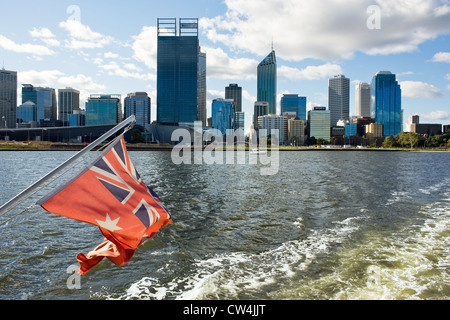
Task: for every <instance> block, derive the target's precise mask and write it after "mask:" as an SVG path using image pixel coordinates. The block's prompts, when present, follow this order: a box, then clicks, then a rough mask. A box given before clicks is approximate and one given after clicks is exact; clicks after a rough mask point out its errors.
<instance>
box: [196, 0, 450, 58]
mask: <svg viewBox="0 0 450 320" xmlns="http://www.w3.org/2000/svg"><path fill="white" fill-rule="evenodd" d="M376 4H377V5H378V7H379V8H380V19H381V29H375V30H371V29H369V28H368V27H367V20H368V19H369V18H370V15H369V14H368V13H367V8H368V7H369V6H371V5H374V1H373V0H347V1H344V0H335V1H308V0H284V1H279V0H267V1H260V0H225V5H226V6H227V8H228V9H227V12H226V13H225V14H224V15H221V16H216V17H213V18H203V19H201V20H200V26H201V30H202V32H203V33H204V34H205V35H206V36H207V37H208V39H209V40H211V41H212V42H215V43H217V42H221V43H224V44H226V45H228V46H230V47H231V48H233V49H235V50H243V51H247V52H250V53H253V54H257V55H259V56H264V55H265V54H267V52H268V51H269V48H270V44H271V42H272V39H273V42H274V48H275V50H276V52H277V55H278V56H279V57H280V58H282V59H285V60H291V61H300V60H303V59H306V58H316V59H322V60H333V59H340V58H352V57H353V55H354V53H355V52H357V51H361V52H365V53H367V54H392V53H401V52H411V51H414V50H417V48H418V46H419V45H420V44H421V43H424V42H426V41H428V40H430V39H434V38H435V37H436V36H437V35H439V34H441V33H442V34H443V33H445V34H447V33H448V30H449V28H450V12H449V10H447V9H448V4H445V3H444V2H443V1H441V0H411V1H389V0H378V1H376Z"/></svg>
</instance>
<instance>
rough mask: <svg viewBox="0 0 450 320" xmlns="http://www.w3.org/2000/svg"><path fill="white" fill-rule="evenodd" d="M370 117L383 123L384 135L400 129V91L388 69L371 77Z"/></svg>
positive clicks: (389, 134)
mask: <svg viewBox="0 0 450 320" xmlns="http://www.w3.org/2000/svg"><path fill="white" fill-rule="evenodd" d="M371 117H372V119H374V120H375V122H376V123H379V124H382V125H383V135H384V136H385V137H387V136H395V135H398V134H399V133H400V132H401V131H402V91H401V89H400V85H399V84H398V82H397V80H396V79H395V74H392V73H391V72H389V71H380V72H378V73H377V74H376V75H375V76H374V77H373V78H372V99H371Z"/></svg>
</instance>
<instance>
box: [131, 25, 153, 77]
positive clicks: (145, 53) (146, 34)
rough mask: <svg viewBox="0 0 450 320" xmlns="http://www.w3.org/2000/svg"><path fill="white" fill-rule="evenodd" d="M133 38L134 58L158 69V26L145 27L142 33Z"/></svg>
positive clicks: (151, 67)
mask: <svg viewBox="0 0 450 320" xmlns="http://www.w3.org/2000/svg"><path fill="white" fill-rule="evenodd" d="M133 39H134V42H133V44H132V49H133V51H134V55H133V58H134V59H136V60H137V61H140V62H143V63H144V64H145V65H146V66H147V67H149V68H150V69H153V70H156V67H157V62H156V61H157V54H158V46H157V28H156V27H143V28H142V30H141V33H140V34H139V35H137V36H134V37H133Z"/></svg>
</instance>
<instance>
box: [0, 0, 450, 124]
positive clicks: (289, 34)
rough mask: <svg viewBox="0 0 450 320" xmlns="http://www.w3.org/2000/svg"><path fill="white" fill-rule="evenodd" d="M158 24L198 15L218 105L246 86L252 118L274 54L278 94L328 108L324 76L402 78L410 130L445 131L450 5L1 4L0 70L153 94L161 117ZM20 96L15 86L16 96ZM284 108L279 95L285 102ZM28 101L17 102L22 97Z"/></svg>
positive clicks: (49, 81)
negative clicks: (265, 62)
mask: <svg viewBox="0 0 450 320" xmlns="http://www.w3.org/2000/svg"><path fill="white" fill-rule="evenodd" d="M157 18H199V19H200V45H201V47H202V50H203V51H204V52H206V54H207V87H208V88H207V89H208V104H207V109H208V114H209V115H210V110H211V100H212V99H214V98H218V97H223V96H224V91H225V87H226V86H228V84H230V83H238V84H239V85H240V86H242V88H243V91H244V94H243V109H244V111H245V112H247V113H248V117H249V116H251V115H252V113H253V104H254V102H255V100H256V66H257V64H258V63H259V62H260V61H261V60H262V59H264V57H265V56H266V55H267V54H268V53H269V52H270V50H271V46H272V42H273V47H274V50H275V51H276V55H277V58H278V95H279V98H281V95H282V94H283V93H298V94H300V95H302V96H306V97H307V100H308V107H309V108H312V107H313V106H314V105H322V106H327V105H328V98H327V97H328V79H329V78H330V77H333V76H334V75H335V74H344V75H345V76H346V77H348V78H350V80H351V92H350V95H351V100H350V110H351V114H354V113H355V85H356V82H358V81H364V82H370V81H371V79H372V77H373V76H374V75H375V73H377V72H378V71H381V70H383V71H391V72H392V73H395V74H396V75H397V80H398V81H399V82H400V85H401V88H402V97H403V98H402V108H403V109H404V123H405V129H406V130H407V128H406V121H407V119H408V117H409V116H411V115H413V114H419V115H420V120H421V123H441V124H449V123H450V1H448V0H425V1H424V0H420V1H418V0H403V1H392V0H378V1H377V0H346V1H344V0H323V1H304V0H276V1H275V0H266V1H260V0H190V1H179V0H166V1H143V0H130V1H119V0H109V1H106V0H91V1H76V0H71V1H61V0H57V1H56V0H41V1H30V0H22V1H20V3H14V2H8V3H3V4H2V19H1V20H0V63H2V66H4V67H5V69H7V70H14V71H18V78H19V79H18V80H19V89H20V87H21V84H22V83H31V84H33V85H36V86H38V85H40V86H50V87H53V88H56V89H58V88H65V87H66V86H71V87H73V88H76V89H78V90H81V92H82V102H84V101H85V99H86V98H87V97H88V96H89V94H94V93H113V94H121V95H122V96H126V94H127V93H130V92H135V91H146V92H148V93H149V95H150V96H151V97H152V109H153V110H152V115H153V116H152V120H155V119H156V94H157V93H156V24H157ZM19 92H20V90H19ZM278 100H279V99H278ZM18 102H19V103H21V99H19V101H18Z"/></svg>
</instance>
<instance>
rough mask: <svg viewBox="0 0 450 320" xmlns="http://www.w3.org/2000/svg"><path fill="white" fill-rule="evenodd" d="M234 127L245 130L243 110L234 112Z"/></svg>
mask: <svg viewBox="0 0 450 320" xmlns="http://www.w3.org/2000/svg"><path fill="white" fill-rule="evenodd" d="M233 101H234V100H233ZM234 129H235V130H237V129H242V130H245V112H236V113H235V114H234Z"/></svg>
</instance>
